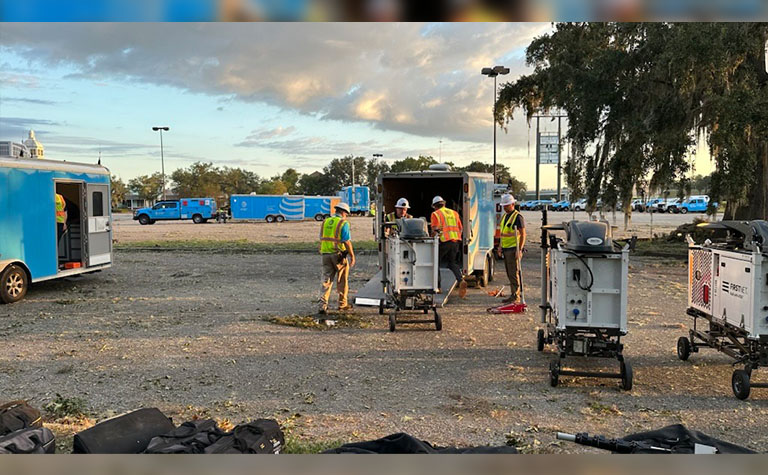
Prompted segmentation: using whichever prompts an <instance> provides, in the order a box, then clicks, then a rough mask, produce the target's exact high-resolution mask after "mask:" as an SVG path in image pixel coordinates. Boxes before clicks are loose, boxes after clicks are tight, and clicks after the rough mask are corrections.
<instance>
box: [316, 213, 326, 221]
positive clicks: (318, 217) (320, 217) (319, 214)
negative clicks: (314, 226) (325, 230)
mask: <svg viewBox="0 0 768 475" xmlns="http://www.w3.org/2000/svg"><path fill="white" fill-rule="evenodd" d="M324 219H325V215H324V214H323V213H317V214H316V215H315V221H322V220H324Z"/></svg>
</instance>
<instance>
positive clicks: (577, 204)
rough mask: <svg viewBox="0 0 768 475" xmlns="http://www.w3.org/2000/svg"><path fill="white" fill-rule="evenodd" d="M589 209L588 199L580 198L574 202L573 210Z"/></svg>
mask: <svg viewBox="0 0 768 475" xmlns="http://www.w3.org/2000/svg"><path fill="white" fill-rule="evenodd" d="M586 209H587V199H586V198H582V199H580V200H578V201H577V202H575V203H573V210H574V211H586Z"/></svg>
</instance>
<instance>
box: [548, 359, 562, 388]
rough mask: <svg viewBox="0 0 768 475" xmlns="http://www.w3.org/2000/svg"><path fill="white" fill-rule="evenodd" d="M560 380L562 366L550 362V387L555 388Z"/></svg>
mask: <svg viewBox="0 0 768 475" xmlns="http://www.w3.org/2000/svg"><path fill="white" fill-rule="evenodd" d="M559 379H560V365H559V364H558V362H557V361H550V362H549V385H550V386H552V387H553V388H554V387H555V386H557V383H558V382H559Z"/></svg>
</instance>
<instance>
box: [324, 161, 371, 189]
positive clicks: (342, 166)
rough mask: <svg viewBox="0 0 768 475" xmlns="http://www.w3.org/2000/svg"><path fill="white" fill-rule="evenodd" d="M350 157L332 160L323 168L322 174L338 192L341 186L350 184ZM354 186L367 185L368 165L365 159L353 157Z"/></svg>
mask: <svg viewBox="0 0 768 475" xmlns="http://www.w3.org/2000/svg"><path fill="white" fill-rule="evenodd" d="M352 160H353V158H352V156H351V155H348V156H346V157H343V158H334V159H333V160H331V163H329V164H328V165H327V166H326V167H325V168H323V173H324V174H325V175H327V176H328V178H329V179H330V180H331V181H332V182H333V188H334V189H335V190H340V189H341V187H342V186H347V185H351V184H352ZM354 163H355V184H357V185H368V184H369V183H368V166H367V165H368V164H367V163H366V160H365V157H354Z"/></svg>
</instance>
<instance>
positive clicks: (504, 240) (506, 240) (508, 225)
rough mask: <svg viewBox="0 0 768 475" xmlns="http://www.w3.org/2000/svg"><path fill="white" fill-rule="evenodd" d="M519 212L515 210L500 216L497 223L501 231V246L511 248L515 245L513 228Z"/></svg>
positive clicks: (515, 234)
mask: <svg viewBox="0 0 768 475" xmlns="http://www.w3.org/2000/svg"><path fill="white" fill-rule="evenodd" d="M519 214H520V213H519V212H518V211H517V210H515V211H513V212H512V214H505V215H504V217H503V218H501V223H499V227H500V231H501V234H500V235H501V248H502V249H512V248H516V247H517V230H516V229H515V221H516V220H517V216H518V215H519Z"/></svg>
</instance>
